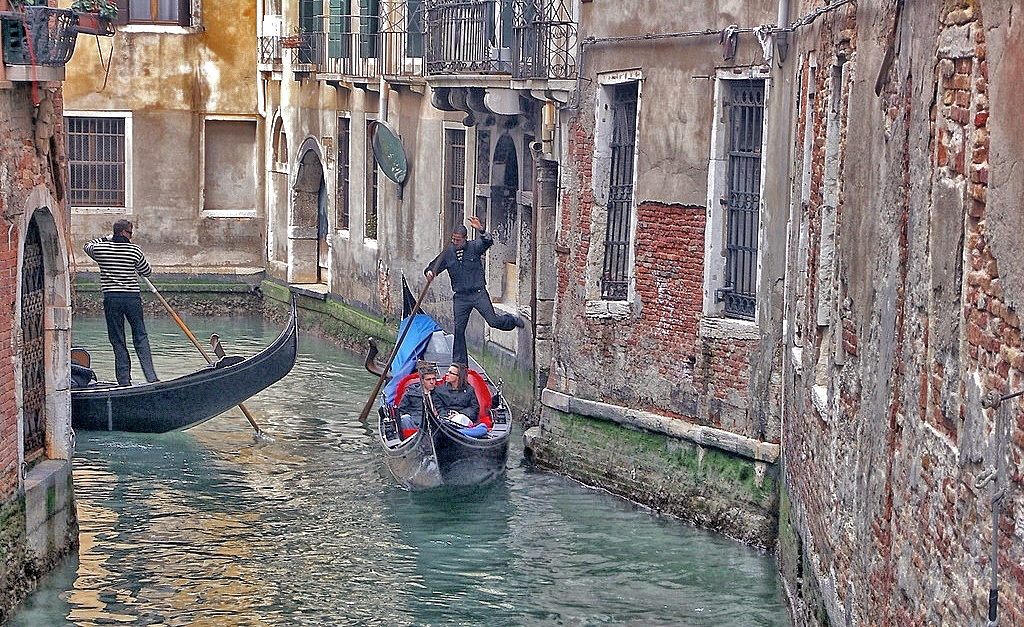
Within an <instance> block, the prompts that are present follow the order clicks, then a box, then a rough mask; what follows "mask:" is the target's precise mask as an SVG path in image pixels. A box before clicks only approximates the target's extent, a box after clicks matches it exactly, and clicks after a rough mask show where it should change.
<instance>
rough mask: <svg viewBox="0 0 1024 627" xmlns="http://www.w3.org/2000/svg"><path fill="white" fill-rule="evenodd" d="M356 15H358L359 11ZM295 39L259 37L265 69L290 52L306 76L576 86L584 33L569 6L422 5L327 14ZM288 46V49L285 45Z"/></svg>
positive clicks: (499, 2) (464, 1)
mask: <svg viewBox="0 0 1024 627" xmlns="http://www.w3.org/2000/svg"><path fill="white" fill-rule="evenodd" d="M357 10H358V9H357ZM305 23H306V24H307V25H309V24H312V25H313V26H314V28H312V29H308V30H305V31H303V32H300V33H299V34H297V35H295V36H291V37H260V38H259V43H258V46H259V51H258V53H259V62H260V63H261V64H273V63H277V62H279V61H278V59H279V58H280V56H281V55H282V54H287V53H286V52H285V51H284V50H287V49H290V50H291V55H290V58H291V61H292V63H294V64H298V65H299V66H302V69H303V70H304V71H310V70H311V71H315V72H318V73H324V74H337V75H342V76H348V77H353V78H365V79H373V78H377V77H380V76H389V77H399V76H424V75H425V74H426V75H430V76H439V75H457V74H495V75H504V76H511V77H512V78H515V79H549V80H554V79H572V78H575V76H576V72H577V55H578V48H579V37H578V28H577V24H576V22H575V21H574V20H573V19H572V15H571V12H570V10H569V8H568V5H567V3H566V1H565V0H424V2H423V3H420V2H409V1H405V2H396V3H393V4H387V5H386V6H383V8H382V11H381V13H380V14H378V15H359V14H353V15H337V14H334V15H321V16H316V17H315V18H312V19H311V20H308V21H306V22H305ZM285 40H287V42H286V43H285V44H284V45H283V42H285Z"/></svg>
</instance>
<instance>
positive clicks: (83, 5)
mask: <svg viewBox="0 0 1024 627" xmlns="http://www.w3.org/2000/svg"><path fill="white" fill-rule="evenodd" d="M71 10H72V11H74V12H75V13H97V14H99V15H100V16H101V17H105V18H107V19H111V20H113V19H116V18H117V4H116V3H115V2H114V1H113V0H75V1H74V2H72V3H71Z"/></svg>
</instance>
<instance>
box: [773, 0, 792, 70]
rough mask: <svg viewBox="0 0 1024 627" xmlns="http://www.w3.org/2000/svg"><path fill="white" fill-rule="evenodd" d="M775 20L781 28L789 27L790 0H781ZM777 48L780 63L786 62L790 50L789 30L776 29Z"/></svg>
mask: <svg viewBox="0 0 1024 627" xmlns="http://www.w3.org/2000/svg"><path fill="white" fill-rule="evenodd" d="M775 22H776V25H777V26H778V27H779V28H780V29H788V28H789V0H779V13H778V19H776V20H775ZM775 49H776V50H778V51H779V63H782V62H784V61H785V60H786V54H787V53H788V52H789V31H788V30H777V31H775Z"/></svg>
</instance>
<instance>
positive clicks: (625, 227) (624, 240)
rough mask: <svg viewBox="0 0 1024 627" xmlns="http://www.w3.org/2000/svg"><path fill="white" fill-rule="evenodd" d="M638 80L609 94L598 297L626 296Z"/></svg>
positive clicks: (620, 86)
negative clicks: (608, 154)
mask: <svg viewBox="0 0 1024 627" xmlns="http://www.w3.org/2000/svg"><path fill="white" fill-rule="evenodd" d="M638 97H639V83H636V82H631V83H623V84H621V85H616V86H615V87H614V89H613V93H612V138H611V145H610V149H611V173H610V179H609V187H608V222H607V225H606V228H605V235H604V264H603V267H602V271H601V298H602V299H604V300H626V299H627V298H628V296H629V279H630V274H629V270H630V267H629V263H630V261H629V256H630V247H631V245H632V209H633V182H634V171H633V156H634V154H635V151H636V107H637V99H638Z"/></svg>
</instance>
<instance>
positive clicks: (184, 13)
mask: <svg viewBox="0 0 1024 627" xmlns="http://www.w3.org/2000/svg"><path fill="white" fill-rule="evenodd" d="M178 24H179V25H180V26H192V0H178Z"/></svg>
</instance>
